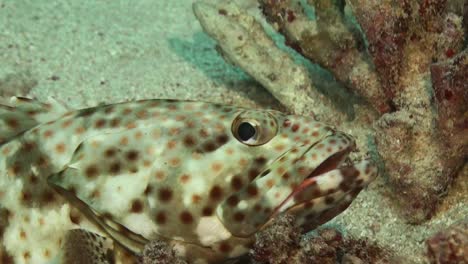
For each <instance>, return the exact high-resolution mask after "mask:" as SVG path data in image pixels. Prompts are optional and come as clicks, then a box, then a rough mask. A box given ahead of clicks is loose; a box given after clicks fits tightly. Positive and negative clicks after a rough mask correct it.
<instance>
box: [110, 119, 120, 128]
mask: <svg viewBox="0 0 468 264" xmlns="http://www.w3.org/2000/svg"><path fill="white" fill-rule="evenodd" d="M119 125H120V119H119V118H117V117H115V118H112V119H111V121H110V126H111V127H118V126H119Z"/></svg>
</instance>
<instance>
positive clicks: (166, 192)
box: [158, 188, 172, 203]
mask: <svg viewBox="0 0 468 264" xmlns="http://www.w3.org/2000/svg"><path fill="white" fill-rule="evenodd" d="M158 199H159V200H160V201H161V202H166V203H167V202H169V201H170V200H171V199H172V190H171V189H169V188H161V189H159V191H158Z"/></svg>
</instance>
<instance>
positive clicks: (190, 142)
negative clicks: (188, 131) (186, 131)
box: [183, 135, 196, 147]
mask: <svg viewBox="0 0 468 264" xmlns="http://www.w3.org/2000/svg"><path fill="white" fill-rule="evenodd" d="M183 142H184V145H185V146H186V147H193V146H194V145H195V142H196V141H195V139H194V138H193V137H192V136H191V135H186V136H185V137H184V141H183Z"/></svg>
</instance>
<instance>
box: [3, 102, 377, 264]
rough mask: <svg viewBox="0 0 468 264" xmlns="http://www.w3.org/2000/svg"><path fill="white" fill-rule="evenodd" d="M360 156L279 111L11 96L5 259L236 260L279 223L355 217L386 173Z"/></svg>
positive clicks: (349, 145)
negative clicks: (151, 253) (79, 105)
mask: <svg viewBox="0 0 468 264" xmlns="http://www.w3.org/2000/svg"><path fill="white" fill-rule="evenodd" d="M355 149H356V146H355V141H354V139H353V138H352V137H351V136H350V135H348V134H346V133H343V132H340V131H337V130H336V129H334V128H333V127H330V126H327V125H325V124H323V123H320V122H316V121H314V119H313V118H312V117H307V116H297V115H287V114H284V113H281V112H278V111H274V110H258V109H246V108H241V107H234V106H229V105H220V104H213V103H206V102H192V101H177V100H162V99H157V100H142V101H132V102H124V103H117V104H109V105H99V106H96V107H91V108H86V109H80V110H68V109H66V108H65V107H61V106H60V104H57V103H39V102H37V101H35V100H31V99H27V98H20V97H14V98H12V102H11V104H9V105H8V106H6V105H2V106H1V108H0V232H1V233H0V234H1V242H2V248H1V249H0V254H1V255H2V256H1V259H2V261H3V262H2V263H18V264H20V263H31V264H36V263H131V261H132V260H131V259H132V256H133V255H134V256H138V255H140V254H141V253H142V250H143V248H144V246H145V245H146V244H147V243H149V241H154V240H163V241H166V242H167V243H169V244H170V245H171V246H172V247H173V248H174V250H175V252H176V254H177V255H179V256H180V257H181V258H183V259H185V260H187V261H188V262H189V263H218V262H219V261H223V260H227V259H230V258H235V257H237V256H241V255H243V254H246V253H247V252H248V250H249V247H251V245H252V243H253V241H254V238H255V234H256V233H257V232H258V231H259V230H262V229H263V228H265V227H266V226H268V225H269V224H270V223H271V222H272V220H273V219H275V217H276V216H278V215H280V214H284V213H288V214H292V215H293V216H294V219H295V224H296V225H297V226H300V227H302V228H304V229H303V230H304V231H309V230H311V229H313V228H315V227H316V226H317V225H320V224H322V223H324V222H326V221H328V220H330V219H331V218H333V217H334V216H336V215H337V214H339V213H340V212H342V211H343V210H344V209H346V207H347V206H348V205H349V204H350V203H351V202H352V200H353V199H354V198H355V197H356V196H357V194H358V193H359V192H360V191H361V190H362V189H363V188H364V187H365V186H366V185H367V184H369V182H371V181H372V180H373V179H374V178H375V177H376V175H377V169H376V167H375V166H374V165H373V163H372V161H371V160H368V159H364V160H361V161H351V159H350V158H349V153H350V152H351V151H355ZM119 249H120V251H122V252H123V251H125V252H130V253H131V254H129V253H125V254H124V253H119V252H120V251H119Z"/></svg>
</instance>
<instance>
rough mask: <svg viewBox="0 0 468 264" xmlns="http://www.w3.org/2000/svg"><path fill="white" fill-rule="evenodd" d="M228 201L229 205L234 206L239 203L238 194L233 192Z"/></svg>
mask: <svg viewBox="0 0 468 264" xmlns="http://www.w3.org/2000/svg"><path fill="white" fill-rule="evenodd" d="M226 201H227V204H228V205H229V206H232V207H234V206H236V205H237V204H238V203H239V198H237V195H235V194H233V195H231V196H229V198H228V199H227V200H226Z"/></svg>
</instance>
